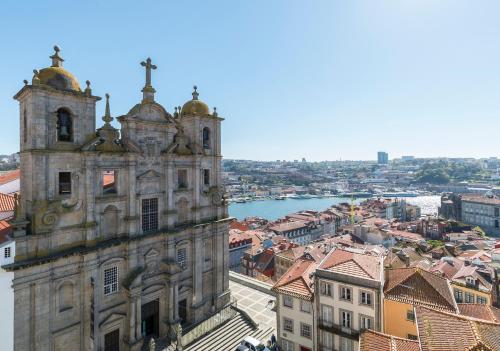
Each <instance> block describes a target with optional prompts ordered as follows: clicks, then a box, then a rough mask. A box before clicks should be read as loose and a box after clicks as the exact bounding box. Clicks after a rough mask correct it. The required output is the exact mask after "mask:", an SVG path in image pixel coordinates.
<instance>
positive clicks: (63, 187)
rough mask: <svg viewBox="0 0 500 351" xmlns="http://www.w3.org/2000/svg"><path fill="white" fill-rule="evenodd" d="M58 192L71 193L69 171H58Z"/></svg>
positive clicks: (61, 193)
mask: <svg viewBox="0 0 500 351" xmlns="http://www.w3.org/2000/svg"><path fill="white" fill-rule="evenodd" d="M58 186H59V194H60V195H69V194H71V172H59V178H58Z"/></svg>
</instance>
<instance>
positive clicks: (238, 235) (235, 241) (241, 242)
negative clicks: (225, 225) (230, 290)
mask: <svg viewBox="0 0 500 351" xmlns="http://www.w3.org/2000/svg"><path fill="white" fill-rule="evenodd" d="M251 247H252V236H251V235H249V234H246V233H245V232H242V231H240V230H238V229H231V230H229V269H230V270H232V271H234V272H237V273H239V272H240V269H241V259H242V257H243V255H244V254H245V251H247V250H248V249H250V248H251Z"/></svg>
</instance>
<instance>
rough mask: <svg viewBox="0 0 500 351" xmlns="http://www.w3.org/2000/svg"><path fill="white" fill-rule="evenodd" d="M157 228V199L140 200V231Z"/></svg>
mask: <svg viewBox="0 0 500 351" xmlns="http://www.w3.org/2000/svg"><path fill="white" fill-rule="evenodd" d="M157 229H158V199H157V198H152V199H143V200H142V231H143V232H145V233H146V232H149V231H153V230H157Z"/></svg>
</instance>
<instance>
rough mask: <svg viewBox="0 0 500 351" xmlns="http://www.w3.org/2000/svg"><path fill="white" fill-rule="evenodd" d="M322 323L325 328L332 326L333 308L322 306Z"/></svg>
mask: <svg viewBox="0 0 500 351" xmlns="http://www.w3.org/2000/svg"><path fill="white" fill-rule="evenodd" d="M321 323H322V324H323V325H325V326H332V323H333V307H332V306H328V305H323V304H322V305H321Z"/></svg>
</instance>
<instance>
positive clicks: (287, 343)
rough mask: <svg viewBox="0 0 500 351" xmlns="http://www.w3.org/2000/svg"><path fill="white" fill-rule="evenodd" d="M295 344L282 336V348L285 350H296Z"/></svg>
mask: <svg viewBox="0 0 500 351" xmlns="http://www.w3.org/2000/svg"><path fill="white" fill-rule="evenodd" d="M294 346H295V345H294V344H293V342H291V341H290V340H286V339H283V338H281V348H282V349H283V351H295V348H294Z"/></svg>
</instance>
